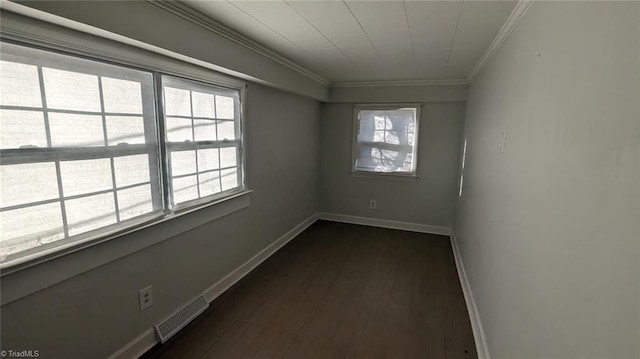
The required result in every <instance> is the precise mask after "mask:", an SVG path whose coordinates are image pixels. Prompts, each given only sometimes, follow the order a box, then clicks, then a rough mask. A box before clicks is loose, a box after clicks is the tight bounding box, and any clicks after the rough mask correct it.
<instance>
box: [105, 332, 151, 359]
mask: <svg viewBox="0 0 640 359" xmlns="http://www.w3.org/2000/svg"><path fill="white" fill-rule="evenodd" d="M155 333H156V332H155V330H154V329H153V328H149V329H147V331H145V332H144V333H142V334H140V335H138V336H137V337H136V338H135V339H134V340H132V341H130V342H129V343H127V345H125V346H123V347H122V348H120V349H118V350H117V351H116V352H114V353H113V354H111V355H109V358H108V359H129V358H140V357H141V356H142V354H144V353H146V352H147V351H148V350H149V349H151V348H153V346H154V345H156V344H157V343H158V341H157V340H156V334H155Z"/></svg>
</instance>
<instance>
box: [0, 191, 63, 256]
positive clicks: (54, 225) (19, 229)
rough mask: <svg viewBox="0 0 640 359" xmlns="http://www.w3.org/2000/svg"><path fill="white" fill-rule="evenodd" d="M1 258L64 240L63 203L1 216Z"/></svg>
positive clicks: (30, 208)
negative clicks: (61, 205) (61, 206)
mask: <svg viewBox="0 0 640 359" xmlns="http://www.w3.org/2000/svg"><path fill="white" fill-rule="evenodd" d="M0 225H1V226H2V227H0V232H2V239H0V255H9V254H12V253H17V252H22V251H24V250H27V249H29V248H33V247H36V246H39V245H41V244H44V243H49V242H53V241H56V240H59V239H63V238H64V229H63V226H62V212H61V209H60V203H58V202H54V203H48V204H43V205H40V206H34V207H26V208H20V209H16V210H12V211H4V212H0Z"/></svg>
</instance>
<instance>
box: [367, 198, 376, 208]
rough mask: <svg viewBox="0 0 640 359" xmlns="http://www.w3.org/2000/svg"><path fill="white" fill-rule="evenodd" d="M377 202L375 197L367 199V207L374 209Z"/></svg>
mask: <svg viewBox="0 0 640 359" xmlns="http://www.w3.org/2000/svg"><path fill="white" fill-rule="evenodd" d="M376 207H377V204H376V200H375V199H371V200H369V209H376Z"/></svg>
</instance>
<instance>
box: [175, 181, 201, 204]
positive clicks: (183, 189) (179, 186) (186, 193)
mask: <svg viewBox="0 0 640 359" xmlns="http://www.w3.org/2000/svg"><path fill="white" fill-rule="evenodd" d="M197 198H198V183H197V179H196V176H195V175H194V176H187V177H180V178H174V179H173V203H175V204H178V203H182V202H186V201H190V200H192V199H197Z"/></svg>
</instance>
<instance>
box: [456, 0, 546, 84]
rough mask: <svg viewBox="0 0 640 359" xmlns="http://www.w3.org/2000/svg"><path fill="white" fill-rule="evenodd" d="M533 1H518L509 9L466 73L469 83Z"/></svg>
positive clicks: (485, 64)
mask: <svg viewBox="0 0 640 359" xmlns="http://www.w3.org/2000/svg"><path fill="white" fill-rule="evenodd" d="M534 1H535V0H520V1H518V3H517V4H516V6H515V7H514V8H513V11H511V14H510V15H509V17H508V18H507V21H506V22H505V23H504V25H502V28H501V29H500V31H498V34H497V35H496V37H495V38H494V39H493V41H492V42H491V44H489V47H488V48H487V50H486V51H485V52H484V54H482V56H480V59H478V62H476V64H475V65H474V66H473V68H471V71H469V74H468V75H467V82H469V83H471V81H473V79H475V78H476V76H478V74H479V73H480V71H482V69H483V68H484V67H485V66H487V64H488V63H489V60H490V59H491V57H492V56H493V55H494V54H495V53H496V52H497V51H498V49H499V48H500V46H502V44H503V43H504V42H505V41H506V40H507V38H508V37H509V35H510V34H511V32H512V31H513V29H514V28H515V27H516V25H518V22H520V19H522V17H523V16H524V14H526V13H527V10H529V8H530V7H531V5H532V4H533V2H534Z"/></svg>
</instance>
